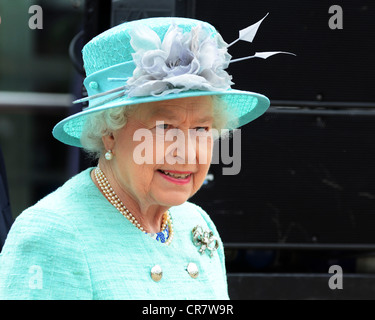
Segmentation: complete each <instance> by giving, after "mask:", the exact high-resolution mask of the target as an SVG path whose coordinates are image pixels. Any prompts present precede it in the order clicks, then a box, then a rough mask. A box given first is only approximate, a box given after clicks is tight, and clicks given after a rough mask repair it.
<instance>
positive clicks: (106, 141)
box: [102, 133, 115, 152]
mask: <svg viewBox="0 0 375 320" xmlns="http://www.w3.org/2000/svg"><path fill="white" fill-rule="evenodd" d="M102 141H103V146H104V149H105V150H106V151H108V150H111V151H112V152H113V149H114V147H115V137H114V135H113V133H109V134H107V135H105V136H102Z"/></svg>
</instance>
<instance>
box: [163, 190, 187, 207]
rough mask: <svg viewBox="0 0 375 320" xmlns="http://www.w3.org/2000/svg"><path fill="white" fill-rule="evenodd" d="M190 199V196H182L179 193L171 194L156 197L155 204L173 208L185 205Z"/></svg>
mask: <svg viewBox="0 0 375 320" xmlns="http://www.w3.org/2000/svg"><path fill="white" fill-rule="evenodd" d="M189 198H190V194H189V195H188V194H183V193H181V192H171V193H169V194H167V195H165V196H162V195H161V196H159V197H157V202H158V203H159V204H160V205H162V206H166V207H175V206H179V205H181V204H183V203H185V202H186V201H187V200H188V199H189Z"/></svg>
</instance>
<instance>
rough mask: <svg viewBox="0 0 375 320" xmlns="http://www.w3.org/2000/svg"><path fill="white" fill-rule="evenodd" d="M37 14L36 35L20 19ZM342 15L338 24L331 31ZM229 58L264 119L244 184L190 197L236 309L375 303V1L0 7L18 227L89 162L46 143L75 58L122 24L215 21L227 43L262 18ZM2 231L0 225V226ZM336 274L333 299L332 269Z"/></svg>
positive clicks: (216, 168)
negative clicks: (211, 230) (258, 98)
mask: <svg viewBox="0 0 375 320" xmlns="http://www.w3.org/2000/svg"><path fill="white" fill-rule="evenodd" d="M31 5H39V6H40V7H41V8H42V9H43V29H41V30H38V29H36V30H32V29H30V28H29V26H28V23H29V19H30V17H31V16H32V15H33V14H31V13H29V8H30V6H31ZM333 5H339V6H340V7H341V8H342V12H343V26H342V27H343V28H342V29H331V28H330V26H329V23H328V22H329V20H330V18H332V16H333V14H332V13H329V8H330V7H331V6H333ZM267 12H269V16H268V17H267V18H266V19H265V20H264V21H263V23H262V25H261V27H260V29H259V31H258V33H257V35H256V37H255V39H254V41H253V43H248V42H238V43H237V44H235V45H234V46H232V47H231V48H230V49H229V52H230V54H231V55H232V56H233V57H234V58H239V57H244V56H248V55H252V54H254V52H260V51H289V52H293V53H295V54H296V55H297V56H296V57H294V56H289V55H276V56H274V57H271V58H269V59H268V60H262V59H252V60H247V61H244V62H238V63H233V64H231V65H230V67H229V69H228V72H229V73H230V74H232V75H233V81H234V82H235V85H234V87H235V88H237V89H243V90H248V91H255V92H259V93H262V94H265V95H266V96H268V97H269V98H270V100H271V107H270V109H269V110H268V111H267V112H266V114H265V115H263V116H262V117H260V118H259V119H257V120H255V121H254V122H252V123H251V124H250V125H247V126H245V127H243V128H242V129H241V146H242V148H241V164H242V165H241V174H240V175H234V176H230V175H223V174H222V169H223V167H226V166H228V165H226V164H222V163H219V164H214V165H212V167H211V170H210V179H208V180H207V181H206V183H205V184H204V186H203V187H202V189H201V190H200V191H199V192H198V194H197V195H196V196H194V197H193V199H192V201H193V202H195V203H197V204H199V205H201V206H202V207H203V208H204V209H205V210H206V211H207V212H208V213H209V214H210V215H211V217H212V219H213V220H214V222H215V223H216V225H217V228H218V230H219V232H220V234H221V237H222V239H223V241H224V243H225V248H226V249H225V253H226V264H227V271H228V281H229V290H230V296H231V297H232V298H233V299H373V297H374V296H375V295H374V294H375V255H374V252H375V232H374V229H375V179H374V178H375V151H374V136H375V125H374V124H375V123H374V120H375V90H374V84H375V81H374V71H375V61H374V56H375V45H374V41H373V39H374V38H375V24H374V23H373V21H374V18H375V4H374V3H373V2H372V1H368V0H367V1H362V0H358V1H349V0H345V1H338V2H329V1H319V2H318V1H307V0H302V1H296V0H288V1H276V0H272V1H271V0H262V1H260V0H254V1H248V0H231V1H227V0H200V1H195V0H163V1H151V0H136V1H135V0H122V1H121V0H118V1H115V0H112V1H110V0H108V1H99V0H96V1H89V0H86V1H84V0H71V1H69V0H54V1H47V0H39V1H32V0H31V1H14V0H2V1H1V3H0V17H1V23H0V147H1V149H2V152H3V156H4V162H5V167H6V174H7V177H8V179H7V185H8V186H9V199H10V201H9V202H10V207H11V212H12V215H13V218H16V217H17V216H18V215H19V214H20V213H21V212H22V211H23V210H24V209H25V208H27V207H28V206H30V205H32V204H33V203H35V202H36V201H38V200H39V199H40V198H42V197H43V196H45V195H46V194H48V193H49V192H51V191H53V190H55V189H56V188H57V187H58V186H60V185H61V184H62V183H64V181H66V180H67V179H68V178H69V177H71V176H72V175H74V174H76V173H78V172H79V171H80V170H82V169H84V168H86V167H87V166H89V165H92V163H90V161H88V160H87V159H86V158H85V156H84V155H83V154H82V153H81V151H80V150H78V149H76V148H73V147H68V146H65V145H63V144H62V143H60V142H58V141H56V140H54V138H53V137H52V134H51V131H52V128H53V126H54V125H55V124H56V123H57V122H58V121H59V120H61V119H63V118H64V117H66V116H67V115H69V114H72V113H75V112H77V111H79V110H80V108H81V107H80V106H78V107H77V106H74V107H73V106H72V103H71V102H72V100H74V99H76V98H78V97H81V96H82V95H85V92H84V90H83V88H82V81H83V79H84V73H83V69H82V61H81V56H80V51H81V49H82V47H83V45H84V44H85V43H86V42H87V41H89V40H90V39H91V38H92V37H94V36H95V35H97V34H98V33H100V32H102V31H104V30H106V29H108V28H109V27H111V26H114V25H117V24H119V23H121V22H124V21H129V20H134V19H140V18H146V17H153V16H184V17H192V18H197V19H201V20H205V21H208V22H210V23H212V24H213V25H214V26H215V27H216V28H217V29H218V31H219V32H220V33H221V34H222V36H223V38H224V40H225V41H226V42H228V43H230V42H232V41H233V40H235V39H236V38H237V37H238V31H239V30H240V29H243V28H245V27H247V26H249V25H250V24H253V23H255V22H257V21H258V20H260V19H261V18H263V17H264V16H265V15H266V13H267ZM0 221H1V220H0ZM332 265H339V266H341V267H342V270H343V285H344V287H343V289H342V290H340V289H336V290H332V289H330V288H329V286H328V280H329V278H330V277H331V276H332V274H329V273H328V269H329V267H330V266H332Z"/></svg>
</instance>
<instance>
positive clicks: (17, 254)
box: [0, 168, 228, 300]
mask: <svg viewBox="0 0 375 320" xmlns="http://www.w3.org/2000/svg"><path fill="white" fill-rule="evenodd" d="M91 170H92V168H90V169H87V170H85V171H83V172H81V173H80V174H78V175H76V176H75V177H73V178H71V179H70V180H69V181H67V182H66V183H65V184H64V185H63V186H62V187H60V188H59V189H57V190H56V191H55V192H53V193H51V194H50V195H48V196H46V197H45V198H44V199H42V200H40V201H39V202H38V203H37V204H35V205H34V206H32V207H30V208H28V209H27V210H25V211H24V212H23V213H22V214H21V215H20V216H19V217H18V218H17V219H16V221H15V223H14V224H13V226H12V228H11V230H10V232H9V234H8V237H7V240H6V242H5V245H4V247H3V250H2V252H1V255H0V299H55V300H57V299H85V300H88V299H141V300H146V299H147V300H148V299H181V300H182V299H228V290H227V280H226V272H225V262H224V251H223V244H222V241H221V240H220V237H219V235H218V232H217V230H216V227H215V225H214V224H213V222H212V220H211V219H210V218H209V216H208V215H207V213H206V212H205V211H203V210H202V209H201V208H200V207H198V206H196V205H194V204H192V203H189V202H186V203H184V204H182V205H180V206H177V207H173V208H171V209H170V213H171V216H172V219H173V227H174V238H173V241H172V243H171V244H170V245H169V246H167V245H165V244H163V243H160V242H158V241H156V240H154V239H152V238H151V237H150V236H149V235H147V234H144V233H142V232H141V231H140V230H139V229H137V228H136V227H135V226H133V225H132V224H131V223H130V222H129V221H128V220H127V219H126V218H124V216H122V215H121V214H120V213H119V212H118V211H117V210H116V209H115V208H114V207H113V206H112V205H111V204H110V203H109V202H108V201H107V200H106V199H105V197H104V196H103V195H102V194H101V193H100V191H99V190H98V188H97V187H96V186H95V184H94V183H93V181H92V180H91V177H90V171H91ZM196 225H200V226H202V227H203V229H210V230H212V231H213V232H214V235H215V236H216V237H218V239H219V242H220V246H219V249H218V250H217V251H216V252H215V253H214V255H213V257H210V256H209V254H207V251H206V252H205V253H203V254H201V253H199V252H198V250H199V246H195V245H194V244H193V242H192V232H191V231H192V229H193V228H194V227H195V226H196ZM189 263H195V264H196V265H197V267H198V270H199V275H198V277H197V278H193V277H191V276H190V274H189V273H188V272H187V266H188V264H189ZM155 265H159V266H160V267H161V269H162V272H163V275H162V278H161V280H160V281H158V282H156V281H154V280H153V279H152V278H151V269H152V268H153V267H154V266H155Z"/></svg>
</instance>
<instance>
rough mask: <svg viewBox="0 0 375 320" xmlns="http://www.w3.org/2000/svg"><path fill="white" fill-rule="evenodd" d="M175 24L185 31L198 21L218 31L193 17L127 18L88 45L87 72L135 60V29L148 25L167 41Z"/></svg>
mask: <svg viewBox="0 0 375 320" xmlns="http://www.w3.org/2000/svg"><path fill="white" fill-rule="evenodd" d="M171 24H175V25H177V26H178V27H179V28H180V29H181V30H182V31H183V32H184V33H185V32H190V31H191V29H192V28H193V27H196V26H197V25H198V24H204V25H205V26H206V28H207V29H208V30H210V31H212V35H215V34H217V31H216V29H215V28H214V27H213V26H212V25H210V24H209V23H207V22H203V21H199V20H195V19H190V18H174V17H168V18H164V17H162V18H148V19H142V20H135V21H130V22H124V23H122V24H120V25H118V26H116V27H113V28H111V29H109V30H107V31H105V32H103V33H101V34H100V35H98V36H96V37H95V38H93V39H92V40H90V41H89V42H88V43H87V44H86V45H85V46H84V48H83V50H82V55H83V61H84V67H85V71H86V76H89V75H91V74H92V73H95V72H97V71H100V70H103V69H106V68H109V67H111V66H114V65H117V64H121V63H124V62H129V61H132V60H133V57H132V54H133V53H134V52H135V51H134V49H133V47H132V46H131V44H130V40H131V35H130V32H131V31H132V30H134V29H136V28H140V27H141V26H147V27H149V28H150V29H152V30H153V31H155V32H156V34H157V35H158V36H159V38H160V40H161V41H163V39H164V36H165V34H166V33H167V31H168V29H169V27H170V26H171Z"/></svg>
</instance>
